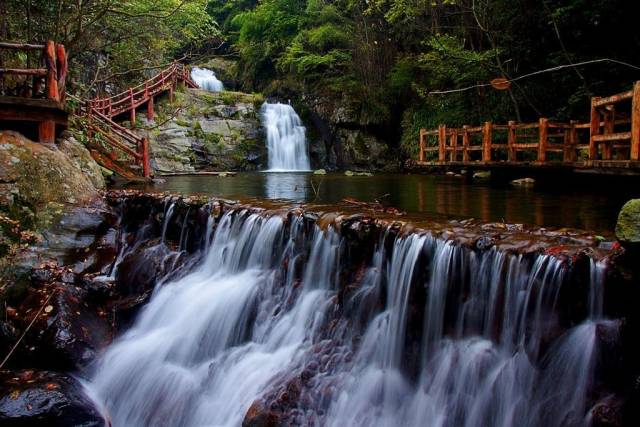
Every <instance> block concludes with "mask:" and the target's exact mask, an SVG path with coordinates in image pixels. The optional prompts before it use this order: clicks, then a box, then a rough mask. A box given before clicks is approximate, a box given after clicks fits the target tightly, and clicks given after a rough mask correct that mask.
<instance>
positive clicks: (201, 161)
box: [150, 89, 267, 173]
mask: <svg viewBox="0 0 640 427" xmlns="http://www.w3.org/2000/svg"><path fill="white" fill-rule="evenodd" d="M263 102H264V100H263V98H262V97H261V96H259V95H252V94H247V93H241V92H230V91H225V92H220V93H213V92H207V91H204V90H200V89H188V90H186V91H184V92H181V93H177V94H176V101H175V103H174V104H172V105H169V106H161V108H160V111H159V113H158V121H159V122H160V121H161V120H163V116H165V115H168V114H171V116H170V118H169V119H168V120H164V122H163V123H162V124H161V125H160V126H159V127H158V128H157V129H155V130H153V131H151V132H150V144H151V160H152V166H153V167H154V169H155V170H156V171H157V172H159V173H175V172H196V171H199V170H217V171H220V170H256V169H259V168H260V167H262V165H264V164H266V162H267V155H266V144H265V142H264V135H263V130H262V125H261V123H260V117H259V116H260V106H261V105H262V103H263Z"/></svg>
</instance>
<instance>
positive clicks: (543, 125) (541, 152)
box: [538, 118, 549, 163]
mask: <svg viewBox="0 0 640 427" xmlns="http://www.w3.org/2000/svg"><path fill="white" fill-rule="evenodd" d="M539 123H540V124H539V138H538V161H539V162H540V163H544V162H546V161H547V143H548V142H549V119H545V118H542V119H540V122H539Z"/></svg>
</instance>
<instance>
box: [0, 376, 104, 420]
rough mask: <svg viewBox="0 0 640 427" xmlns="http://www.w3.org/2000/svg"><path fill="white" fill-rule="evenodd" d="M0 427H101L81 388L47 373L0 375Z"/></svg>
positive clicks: (65, 377)
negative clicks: (5, 426)
mask: <svg viewBox="0 0 640 427" xmlns="http://www.w3.org/2000/svg"><path fill="white" fill-rule="evenodd" d="M0 424H1V425H7V426H8V425H11V426H15V427H23V426H24V427H39V426H42V427H58V426H59V427H63V426H82V427H91V426H96V427H98V426H104V425H105V421H104V419H103V418H102V416H101V415H100V413H99V411H98V410H97V409H96V408H95V406H94V404H93V403H92V402H91V400H90V399H89V398H88V397H87V396H86V395H85V393H84V391H83V389H82V386H81V385H80V384H79V383H78V381H76V380H75V379H73V378H72V377H70V376H67V375H63V374H58V373H53V372H46V371H40V372H38V371H36V372H34V371H18V372H11V371H2V372H0Z"/></svg>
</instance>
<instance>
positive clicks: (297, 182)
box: [264, 172, 312, 203]
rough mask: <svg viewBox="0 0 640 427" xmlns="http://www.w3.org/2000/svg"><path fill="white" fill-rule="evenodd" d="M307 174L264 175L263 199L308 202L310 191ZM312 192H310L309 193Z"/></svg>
mask: <svg viewBox="0 0 640 427" xmlns="http://www.w3.org/2000/svg"><path fill="white" fill-rule="evenodd" d="M308 175H309V174H305V173H269V172H266V173H264V176H265V181H264V197H266V198H267V199H283V200H291V201H293V202H297V203H303V202H305V201H307V200H309V192H310V191H311V188H310V187H311V186H310V180H309V177H308ZM311 192H312V191H311Z"/></svg>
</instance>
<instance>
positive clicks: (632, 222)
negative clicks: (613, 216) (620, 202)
mask: <svg viewBox="0 0 640 427" xmlns="http://www.w3.org/2000/svg"><path fill="white" fill-rule="evenodd" d="M616 237H617V238H618V240H619V241H620V243H621V244H622V245H623V246H627V247H628V246H634V247H638V246H640V199H632V200H629V201H628V202H627V203H625V205H624V206H623V207H622V209H621V210H620V214H619V215H618V222H617V224H616Z"/></svg>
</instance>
